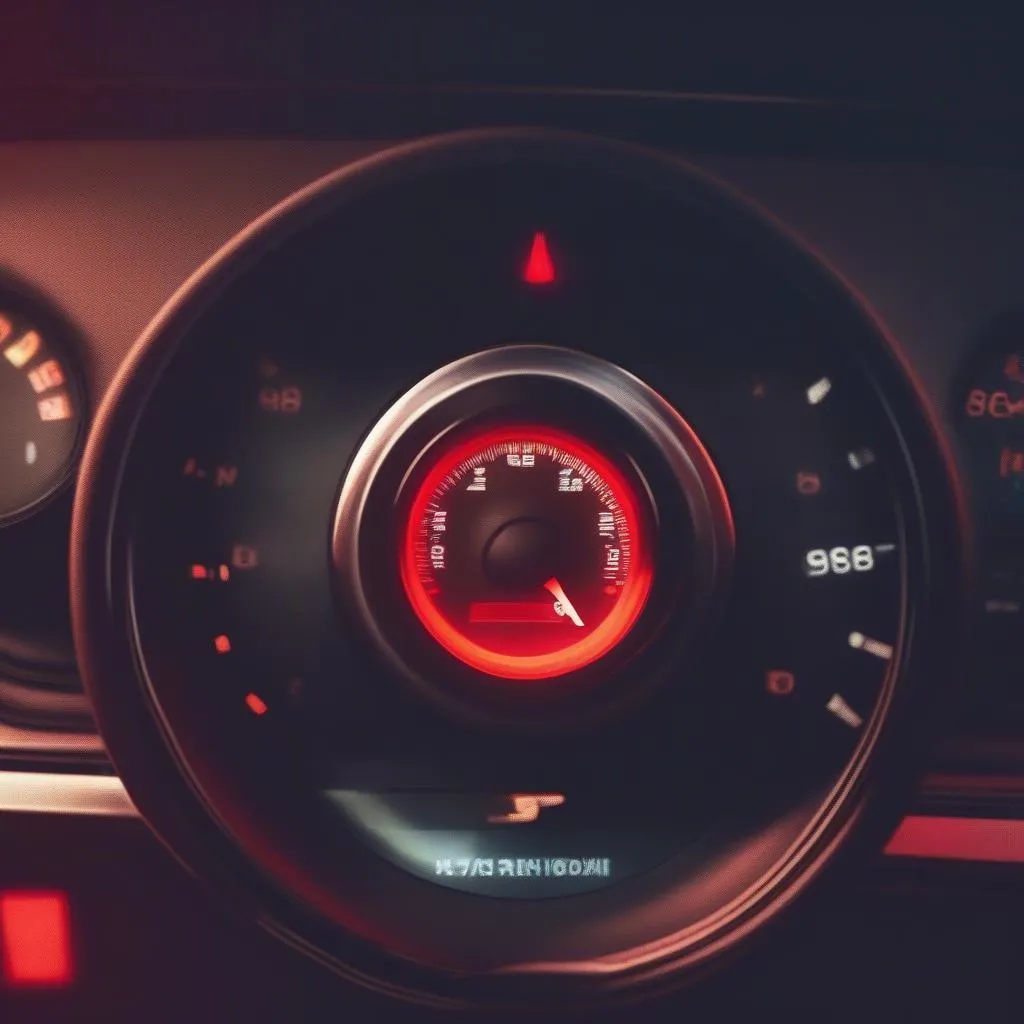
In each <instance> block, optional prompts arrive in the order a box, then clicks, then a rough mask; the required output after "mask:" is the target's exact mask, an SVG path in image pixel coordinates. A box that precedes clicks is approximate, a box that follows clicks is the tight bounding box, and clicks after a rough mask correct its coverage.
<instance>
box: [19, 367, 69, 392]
mask: <svg viewBox="0 0 1024 1024" xmlns="http://www.w3.org/2000/svg"><path fill="white" fill-rule="evenodd" d="M28 382H29V384H31V385H32V390H33V391H35V393H36V394H37V395H38V394H40V393H41V392H43V391H49V390H50V388H59V387H60V386H61V384H63V383H64V371H63V370H62V369H61V366H60V363H58V362H57V360H56V359H47V360H46V362H45V363H41V364H40V365H39V366H37V367H36V368H35V369H34V370H29V372H28Z"/></svg>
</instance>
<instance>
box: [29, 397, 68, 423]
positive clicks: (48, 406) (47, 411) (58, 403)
mask: <svg viewBox="0 0 1024 1024" xmlns="http://www.w3.org/2000/svg"><path fill="white" fill-rule="evenodd" d="M37 407H38V409H39V418H40V419H41V420H42V421H43V422H44V423H47V422H50V421H53V420H69V419H71V417H72V416H73V415H74V413H73V412H72V410H71V399H70V398H68V396H67V395H65V394H59V395H52V396H51V397H50V398H40V399H39V402H38V403H37Z"/></svg>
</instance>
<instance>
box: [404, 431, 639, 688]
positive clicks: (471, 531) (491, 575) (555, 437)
mask: <svg viewBox="0 0 1024 1024" xmlns="http://www.w3.org/2000/svg"><path fill="white" fill-rule="evenodd" d="M424 461H425V462H426V466H425V468H424V469H423V471H422V478H421V480H420V483H419V485H418V487H416V488H415V491H414V493H413V496H412V498H411V501H410V502H409V503H408V507H407V511H406V520H405V537H404V544H403V549H402V551H403V553H402V560H401V577H402V585H403V588H404V591H405V594H406V597H407V598H408V601H409V604H410V605H411V607H412V609H413V611H414V613H415V614H416V617H417V618H418V620H419V622H420V623H421V625H422V626H423V627H424V629H426V631H427V633H428V634H429V635H430V636H431V637H432V638H433V639H434V640H435V641H436V642H437V643H438V644H440V645H441V647H442V648H444V649H445V650H446V651H447V652H448V653H449V654H451V655H453V656H454V657H455V658H457V659H458V660H459V661H461V662H462V663H463V664H465V665H467V666H469V667H470V668H472V669H475V670H476V671H478V672H482V673H485V674H487V675H492V676H499V677H502V678H505V679H517V680H538V679H546V678H551V677H554V676H561V675H565V674H567V673H570V672H576V671H578V670H580V669H582V668H584V667H586V666H587V665H589V664H591V663H592V662H594V661H597V660H598V659H599V658H601V657H603V656H604V655H606V654H608V653H609V652H610V651H611V650H612V649H613V648H615V647H616V646H617V645H618V644H619V643H620V642H621V641H622V640H623V639H624V638H625V637H626V636H627V635H628V633H629V632H630V630H631V629H632V628H633V626H634V625H635V623H636V622H637V620H638V618H639V617H640V615H641V613H642V611H643V609H644V606H645V603H646V601H647V598H648V594H649V592H650V589H651V583H652V579H653V559H652V556H651V548H652V543H653V537H652V536H651V534H652V527H651V525H650V524H651V521H652V515H651V512H650V510H649V509H648V508H647V507H646V506H645V502H646V499H645V497H644V496H642V494H641V492H640V487H639V485H638V482H637V481H635V480H633V479H630V476H629V475H628V472H627V471H626V470H624V469H623V468H620V466H619V465H617V464H616V462H615V461H614V460H613V459H612V458H611V457H609V456H608V455H605V454H604V453H602V452H601V451H599V450H598V449H597V448H596V447H595V446H592V445H590V444H589V443H587V442H586V441H584V440H582V439H581V438H579V437H577V436H575V435H574V434H570V433H568V432H565V431H561V430H556V429H554V428H551V427H547V426H543V425H520V424H508V425H504V426H497V427H490V428H488V429H486V430H483V431H477V432H474V433H471V434H470V435H469V436H466V437H464V438H463V439H462V440H460V441H456V442H454V443H446V442H441V443H440V444H438V445H437V446H436V448H435V450H434V451H432V452H430V453H428V455H427V456H426V458H425V460H424Z"/></svg>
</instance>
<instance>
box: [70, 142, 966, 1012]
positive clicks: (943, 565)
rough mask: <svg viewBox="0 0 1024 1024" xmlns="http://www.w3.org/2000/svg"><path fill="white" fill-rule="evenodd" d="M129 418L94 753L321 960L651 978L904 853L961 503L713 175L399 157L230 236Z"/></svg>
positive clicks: (608, 982) (814, 296) (99, 509)
mask: <svg viewBox="0 0 1024 1024" xmlns="http://www.w3.org/2000/svg"><path fill="white" fill-rule="evenodd" d="M112 394H113V395H114V397H113V398H112V399H111V401H110V402H109V403H108V404H107V405H106V407H105V411H104V414H103V417H102V419H101V421H100V423H99V424H98V426H97V428H96V430H95V433H94V435H93V438H92V442H91V443H90V445H89V452H90V455H89V459H88V462H87V465H86V466H85V476H84V480H83V483H82V485H81V486H80V489H79V493H78V502H77V506H76V522H75V531H74V537H75V539H74V553H73V564H74V566H75V581H74V582H75V584H76V585H75V586H74V588H73V593H74V594H75V600H76V608H75V619H76V637H77V642H78V646H79V653H80V656H81V660H82V663H83V665H84V666H85V673H86V676H87V679H88V685H89V688H90V694H91V696H92V698H93V700H94V704H95V707H96V712H97V716H98V719H99V722H100V726H101V728H102V731H103V733H104V738H105V740H106V741H107V743H108V745H109V748H110V750H111V752H112V756H113V757H114V758H115V760H116V762H117V764H118V767H119V770H120V772H121V773H122V775H123V778H124V780H125V784H126V785H127V786H128V788H129V791H130V792H131V794H132V797H133V799H134V800H135V801H136V804H137V806H138V807H139V808H140V810H141V811H142V813H143V814H145V815H146V816H147V817H148V818H149V819H150V820H151V821H152V822H153V824H154V825H155V826H156V827H157V828H158V829H159V830H160V831H161V832H163V834H164V835H165V837H166V838H167V840H168V841H169V843H170V844H171V845H172V846H173V847H174V848H175V849H177V850H178V851H179V852H180V853H181V855H182V856H183V857H184V858H185V859H187V860H189V861H190V862H191V863H192V864H193V866H194V868H195V870H196V871H197V872H198V873H201V874H204V875H207V876H208V877H210V878H211V879H213V880H214V881H215V882H216V883H217V884H222V885H224V886H226V887H228V888H230V889H231V890H232V892H233V894H234V895H235V896H237V897H240V898H242V899H245V900H247V901H249V902H250V903H251V905H252V907H253V909H254V911H255V913H256V914H258V916H259V917H260V919H261V920H262V921H264V922H267V923H269V924H270V926H272V927H274V928H276V929H277V930H278V931H279V932H280V933H281V934H282V935H284V936H287V937H291V939H292V940H294V939H295V937H299V939H300V940H301V943H302V945H303V948H305V949H306V950H307V951H309V950H315V954H316V956H317V957H318V958H319V959H321V960H322V961H326V962H328V963H329V964H330V965H331V966H332V967H333V968H334V969H336V970H339V971H342V972H344V973H347V974H349V975H350V976H352V977H353V978H355V979H357V980H359V981H361V982H363V983H365V984H370V985H373V986H375V987H377V988H380V989H382V990H386V991H389V992H392V993H396V994H399V995H402V996H403V997H406V998H410V999H421V1000H424V1001H427V1002H429V1003H431V1004H433V1005H437V1006H440V1005H444V1006H449V1007H452V1006H467V1005H471V1006H480V1005H487V1006H492V1007H493V1006H502V1007H506V1008H507V1007H512V1006H519V1007H520V1008H522V1009H523V1010H524V1012H525V1011H526V1010H528V1009H529V1008H530V1007H537V1006H541V1005H544V1006H550V1005H552V1004H562V1005H564V1004H566V1003H579V1002H581V1001H582V1002H587V1001H594V1000H599V999H601V998H608V999H615V998H619V997H621V996H624V995H626V994H629V995H630V996H633V995H636V994H637V993H640V992H652V991H654V990H656V989H657V988H659V987H660V986H662V985H664V984H666V983H667V982H668V981H669V980H673V981H679V980H683V979H690V978H692V977H695V976H696V973H699V972H698V971H697V970H696V969H697V968H698V966H701V967H702V966H703V965H705V964H707V963H709V962H710V961H712V960H716V959H717V958H718V955H719V954H720V953H721V952H723V951H724V950H726V949H731V948H733V947H734V946H737V945H739V944H741V943H742V942H743V940H744V938H745V936H747V935H748V934H749V933H750V932H751V931H753V930H754V929H755V928H756V926H757V925H759V924H760V923H761V922H763V921H766V920H768V919H769V918H770V917H773V916H774V915H775V914H776V913H777V912H779V911H780V910H781V909H782V908H783V907H784V906H788V905H789V904H791V903H792V902H794V898H795V897H796V896H797V894H798V893H799V892H800V891H801V890H802V889H803V888H804V887H805V886H806V885H807V884H809V883H810V881H811V880H812V879H813V878H814V877H815V876H816V875H817V874H818V873H819V871H821V870H822V869H823V868H824V866H825V865H826V863H828V862H829V861H830V859H831V856H832V853H833V852H834V851H835V850H836V849H837V848H838V847H839V845H840V844H841V843H843V842H844V841H845V839H846V838H847V836H848V835H849V834H850V833H851V832H852V831H853V830H854V829H864V830H865V832H864V835H871V834H872V830H873V828H875V827H876V825H877V826H878V827H879V832H880V833H881V832H882V831H884V827H885V825H888V824H889V823H890V822H889V820H888V816H887V814H886V810H887V808H886V807H885V803H884V794H889V793H894V792H899V784H900V781H901V779H900V772H899V771H898V770H897V768H898V765H899V763H900V762H899V760H898V759H897V760H895V761H894V760H890V759H888V758H887V756H886V753H887V752H888V753H889V754H893V753H897V752H898V753H900V754H905V753H906V752H907V751H906V750H905V749H904V745H905V744H907V743H908V742H910V740H911V739H913V737H915V736H916V735H918V734H919V733H920V728H919V725H920V722H921V721H922V720H923V716H924V714H925V713H926V710H927V702H926V701H924V699H923V694H922V690H921V687H922V685H923V684H927V686H929V687H930V686H934V685H936V683H937V681H940V680H941V679H942V677H943V673H945V672H946V671H948V668H949V665H950V664H951V663H952V658H951V656H950V654H951V647H952V644H953V640H954V638H955V636H956V630H955V628H954V627H955V626H956V612H957V610H958V609H957V600H958V595H959V570H960V563H959V554H958V553H959V547H958V544H959V534H958V526H959V523H958V521H957V520H956V517H955V511H956V509H957V508H958V501H959V495H958V492H957V490H956V487H955V485H954V483H953V482H952V478H951V476H950V474H949V472H948V467H947V466H946V464H945V462H944V459H943V455H942V451H941V449H940V447H939V446H938V444H937V443H936V441H935V437H934V434H933V433H932V430H931V425H930V422H929V420H928V418H927V413H926V412H925V409H924V406H923V404H922V403H920V402H919V401H918V397H917V395H916V393H915V391H914V389H913V385H912V384H911V382H909V381H908V380H907V379H906V377H905V376H904V375H903V373H902V371H901V369H900V366H899V361H898V358H897V357H896V356H895V354H894V353H893V351H892V350H891V348H890V347H889V345H888V343H887V341H886V339H885V336H884V334H883V333H882V332H881V331H880V330H879V329H878V327H877V325H876V324H875V323H874V321H873V320H872V319H871V317H870V316H869V314H868V313H867V312H866V311H865V310H863V309H862V308H861V307H860V305H859V304H858V303H857V301H856V299H855V298H854V297H853V296H852V295H851V294H850V293H849V292H848V291H847V290H846V289H845V288H844V287H843V285H842V284H841V282H839V281H837V280H836V279H835V277H834V276H832V275H831V274H830V273H829V272H828V271H827V270H826V269H825V268H824V267H822V266H821V265H820V264H818V263H817V262H816V261H815V260H814V259H813V257H811V256H810V255H809V254H807V253H806V252H804V251H803V250H802V249H801V248H800V246H799V245H797V244H796V243H794V242H793V241H792V240H791V239H788V238H787V237H785V236H784V235H783V234H782V233H780V232H779V231H778V229H777V228H776V227H774V226H773V225H771V224H770V223H769V222H768V221H767V220H766V219H764V218H762V217H761V216H760V215H759V214H758V213H757V212H756V211H753V210H751V209H749V208H748V207H746V206H745V205H744V203H743V202H742V201H740V200H737V198H736V197H734V196H732V195H730V194H729V193H728V192H727V191H726V190H724V189H723V188H722V187H721V186H719V185H718V184H716V183H715V182H713V181H710V180H708V179H707V178H705V177H704V176H703V175H702V174H701V173H700V172H698V171H695V170H694V169H692V168H687V167H684V166H683V165H681V164H679V163H677V162H675V161H673V160H668V159H665V158H662V157H658V156H656V155H653V154H650V153H647V152H644V151H641V150H637V149H635V148H632V147H629V146H623V145H620V144H616V143H611V142H605V141H601V140H593V139H584V138H577V137H571V136H563V135H560V134H553V133H546V132H533V131H495V132H485V133H469V134H466V135H459V136H453V137H449V138H446V139H440V140H433V141H427V142H422V143H418V144H414V145H410V146H407V147H401V148H398V149H396V150H394V151H393V152H391V153H389V154H387V155H382V156H378V157H375V158H374V159H372V160H370V161H367V162H365V163H361V164H357V165H354V166H353V167H351V168H347V169H344V170H342V171H340V172H338V173H337V174H336V175H334V176H331V177H329V178H327V179H324V180H323V181H322V182H320V183H318V184H317V185H315V186H314V187H311V188H310V189H307V190H305V191H304V192H302V193H301V194H299V195H298V196H296V197H294V198H293V199H291V200H289V201H288V202H287V203H285V204H284V205H282V206H281V207H280V208H278V209H277V210H276V211H274V212H272V213H271V214H269V215H268V216H267V217H266V218H264V219H263V220H262V221H261V222H260V223H259V224H258V225H256V226H254V227H253V228H251V229H250V230H249V231H248V232H247V233H246V234H245V235H244V236H242V237H240V238H239V239H238V240H236V241H235V242H234V243H232V246H231V247H230V248H229V249H227V250H225V252H224V253H222V254H221V256H219V257H218V258H217V259H215V260H214V261H212V262H211V263H210V264H209V265H208V267H207V269H206V270H205V271H204V274H203V279H202V284H201V285H200V284H199V283H198V281H197V284H196V287H195V288H194V289H192V288H190V289H188V290H187V291H186V292H183V293H182V294H180V295H179V296H178V298H176V300H175V303H174V305H173V306H172V307H170V308H169V309H168V310H166V311H165V313H164V315H163V316H162V317H161V318H160V320H159V321H158V322H157V323H156V324H155V325H154V326H153V328H152V329H151V330H150V331H149V333H148V334H147V336H146V337H145V338H144V339H142V341H141V342H140V343H139V346H138V347H137V348H136V350H135V352H134V354H133V356H132V358H131V359H130V361H129V362H128V364H127V365H126V366H125V367H124V369H123V370H122V372H121V376H120V379H119V381H118V383H117V384H116V385H115V388H114V390H113V392H112ZM926 507H927V510H928V515H927V516H926V515H925V514H924V510H925V508H926ZM911 712H913V713H914V715H915V716H916V717H915V719H914V724H915V729H914V730H913V731H904V728H905V725H906V723H907V721H908V720H909V719H908V718H907V717H905V716H908V715H909V714H910V713H911ZM886 769H888V770H889V771H890V772H892V774H887V775H886V777H885V778H884V780H882V781H883V783H884V784H882V785H879V786H872V782H874V781H876V779H877V778H878V773H879V772H880V771H883V770H886ZM870 793H875V794H882V795H883V799H882V802H881V803H879V804H875V805H869V804H867V802H866V801H867V798H868V795H869V794H870ZM876 814H877V815H879V817H878V818H876V817H875V815H876ZM876 838H877V839H878V842H879V844H880V843H881V841H882V839H881V837H880V834H879V836H877V837H876ZM879 848H880V845H879Z"/></svg>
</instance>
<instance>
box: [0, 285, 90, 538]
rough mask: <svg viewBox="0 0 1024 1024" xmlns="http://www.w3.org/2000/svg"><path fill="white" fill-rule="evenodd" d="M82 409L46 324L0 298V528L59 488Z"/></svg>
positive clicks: (73, 452)
mask: <svg viewBox="0 0 1024 1024" xmlns="http://www.w3.org/2000/svg"><path fill="white" fill-rule="evenodd" d="M82 406H83V399H82V392H81V389H80V387H79V385H78V382H77V380H76V379H75V375H74V371H73V369H72V367H71V365H70V361H69V359H68V356H67V354H66V353H64V352H62V351H61V350H60V349H59V348H57V347H55V341H54V338H53V336H52V331H51V330H50V328H49V324H47V325H45V326H44V325H43V324H42V323H41V322H40V319H39V318H37V317H35V316H32V315H29V314H26V313H23V312H22V311H21V307H20V304H12V305H10V306H8V305H6V304H5V303H4V301H3V299H2V298H0V525H2V524H3V523H4V522H10V521H11V520H14V519H20V518H21V517H23V516H25V515H27V514H28V513H29V512H31V511H32V510H33V509H35V508H36V507H38V506H39V504H40V503H42V502H43V501H45V500H46V499H47V498H49V497H50V496H51V495H52V494H53V493H54V492H55V491H56V490H57V489H58V488H60V486H61V485H62V484H63V483H65V482H66V480H67V479H68V475H69V471H70V470H71V467H72V465H73V464H74V459H75V456H76V455H77V452H78V446H79V442H80V440H81V436H82V430H83V424H84V418H83V409H82Z"/></svg>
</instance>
